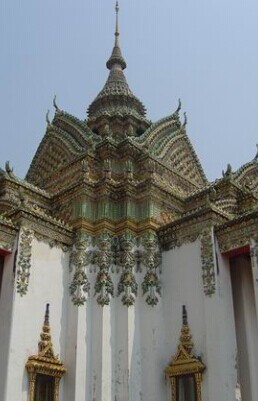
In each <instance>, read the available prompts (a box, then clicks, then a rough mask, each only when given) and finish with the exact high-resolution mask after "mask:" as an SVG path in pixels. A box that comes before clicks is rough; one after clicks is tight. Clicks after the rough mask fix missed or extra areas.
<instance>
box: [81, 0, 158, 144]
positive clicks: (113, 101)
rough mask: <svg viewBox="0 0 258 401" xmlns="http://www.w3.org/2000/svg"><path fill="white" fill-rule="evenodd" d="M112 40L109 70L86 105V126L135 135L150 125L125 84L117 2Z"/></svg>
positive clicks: (103, 132)
mask: <svg viewBox="0 0 258 401" xmlns="http://www.w3.org/2000/svg"><path fill="white" fill-rule="evenodd" d="M115 12H116V20H115V43H114V46H113V50H112V53H111V56H110V57H109V59H108V61H107V63H106V66H107V68H108V69H109V70H110V71H109V75H108V78H107V81H106V83H105V85H104V87H103V89H102V90H101V91H100V92H99V94H98V95H97V97H96V98H95V99H94V100H93V102H92V103H91V104H90V105H89V107H88V110H87V113H88V121H87V123H88V126H89V127H90V128H91V129H92V130H94V132H95V133H98V134H101V135H102V136H103V137H105V136H106V129H107V126H108V129H109V131H110V132H112V131H113V132H115V134H116V135H115V136H116V138H118V137H119V135H120V137H121V138H123V137H124V134H125V133H128V132H130V136H135V135H139V132H144V131H145V130H146V129H147V128H148V127H149V125H150V122H149V121H148V120H146V118H145V115H146V109H145V107H144V105H143V104H142V102H141V101H140V100H139V99H138V98H137V97H136V96H134V94H133V92H132V91H131V89H130V88H129V85H128V83H127V80H126V77H125V75H124V71H123V70H124V69H125V68H126V62H125V60H124V58H123V56H122V52H121V49H120V44H119V36H120V33H119V6H118V2H116V7H115Z"/></svg>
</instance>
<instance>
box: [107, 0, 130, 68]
mask: <svg viewBox="0 0 258 401" xmlns="http://www.w3.org/2000/svg"><path fill="white" fill-rule="evenodd" d="M115 10H116V26H115V44H114V47H113V51H112V54H111V56H110V58H109V59H108V61H107V64H106V65H107V68H108V69H109V70H112V69H113V67H121V68H122V70H124V69H125V68H126V62H125V60H124V58H123V56H122V52H121V49H120V45H119V35H120V34H119V6H118V1H117V2H116V8H115Z"/></svg>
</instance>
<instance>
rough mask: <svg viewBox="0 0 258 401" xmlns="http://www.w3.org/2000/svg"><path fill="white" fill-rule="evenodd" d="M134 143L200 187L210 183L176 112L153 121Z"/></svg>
mask: <svg viewBox="0 0 258 401" xmlns="http://www.w3.org/2000/svg"><path fill="white" fill-rule="evenodd" d="M135 142H137V143H138V144H140V145H141V146H142V148H143V149H147V150H148V152H149V153H150V155H151V156H153V157H155V159H157V160H159V161H160V162H162V163H164V164H165V165H166V166H167V167H169V169H171V170H172V171H175V172H176V173H178V174H179V175H180V176H182V177H184V179H186V180H188V181H189V182H191V183H192V184H194V185H195V186H196V187H197V188H200V187H202V186H204V185H205V184H206V183H207V179H206V177H205V174H204V172H203V169H202V166H201V164H200V162H199V160H198V157H197V155H196V153H195V151H194V149H193V147H192V145H191V143H190V141H189V139H188V136H187V134H186V131H185V123H184V124H181V122H180V119H179V114H178V112H177V111H176V112H175V113H174V114H172V115H171V116H169V117H166V118H164V119H162V120H160V121H158V122H156V123H155V124H152V125H151V126H150V128H149V129H148V130H147V131H146V132H145V133H144V134H143V135H141V136H140V137H139V138H135Z"/></svg>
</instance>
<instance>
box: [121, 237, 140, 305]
mask: <svg viewBox="0 0 258 401" xmlns="http://www.w3.org/2000/svg"><path fill="white" fill-rule="evenodd" d="M119 243H120V247H121V250H120V252H119V254H118V258H117V262H118V264H119V265H120V266H121V267H122V273H121V276H120V280H119V283H118V296H119V295H121V294H123V295H122V303H123V304H124V305H126V306H131V305H133V304H134V302H135V297H136V296H137V290H138V285H137V283H136V279H135V276H134V271H133V269H134V267H135V264H136V255H135V251H134V247H135V245H136V237H135V235H133V234H132V233H130V232H125V233H124V234H123V235H122V236H121V237H120V238H119Z"/></svg>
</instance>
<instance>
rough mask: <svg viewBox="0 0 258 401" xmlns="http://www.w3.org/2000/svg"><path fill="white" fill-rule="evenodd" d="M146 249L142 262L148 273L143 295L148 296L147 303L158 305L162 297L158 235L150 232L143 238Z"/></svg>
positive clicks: (143, 285) (144, 282)
mask: <svg viewBox="0 0 258 401" xmlns="http://www.w3.org/2000/svg"><path fill="white" fill-rule="evenodd" d="M142 246H143V248H144V250H143V253H142V257H141V261H142V263H143V265H144V266H145V267H146V269H147V272H146V274H145V276H144V280H143V282H142V290H143V295H145V294H147V297H146V303H147V304H148V305H151V306H154V305H157V303H158V301H159V298H158V295H159V296H161V284H160V280H159V277H158V274H157V268H158V267H159V266H160V265H161V251H160V249H159V245H158V238H157V235H156V233H154V232H152V231H149V232H147V233H146V234H145V235H144V236H143V237H142Z"/></svg>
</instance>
